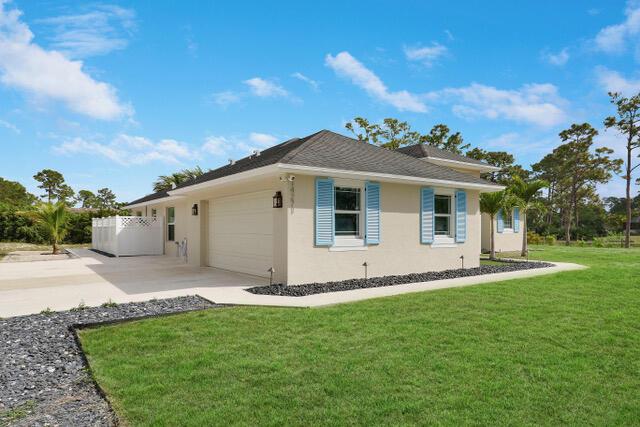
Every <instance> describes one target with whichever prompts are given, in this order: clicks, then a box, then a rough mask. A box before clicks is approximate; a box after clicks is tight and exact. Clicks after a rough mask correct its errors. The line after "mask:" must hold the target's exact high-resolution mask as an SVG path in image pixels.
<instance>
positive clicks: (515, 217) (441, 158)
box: [396, 144, 523, 252]
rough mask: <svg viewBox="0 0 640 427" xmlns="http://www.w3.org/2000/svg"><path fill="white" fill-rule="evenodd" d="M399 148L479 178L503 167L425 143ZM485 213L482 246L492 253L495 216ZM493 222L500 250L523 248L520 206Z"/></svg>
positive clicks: (413, 155)
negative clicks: (492, 232) (492, 230)
mask: <svg viewBox="0 0 640 427" xmlns="http://www.w3.org/2000/svg"><path fill="white" fill-rule="evenodd" d="M396 151H398V152H401V153H404V154H408V155H410V156H412V157H415V158H418V159H420V160H424V161H426V162H428V163H432V164H436V165H441V166H447V167H450V168H452V169H455V170H457V171H460V172H463V173H467V174H471V175H473V176H476V177H480V174H482V173H486V172H493V171H498V170H500V168H498V167H495V166H491V165H488V164H486V163H484V162H481V161H479V160H476V159H472V158H470V157H466V156H462V155H460V154H457V153H452V152H450V151H446V150H442V149H439V148H436V147H431V146H429V145H424V144H415V145H409V146H406V147H401V148H399V149H397V150H396ZM481 216H482V226H481V229H482V238H481V247H482V251H483V252H489V250H490V249H491V218H490V217H489V215H487V214H482V215H481ZM493 221H494V224H493V227H494V228H493V229H494V231H495V245H496V251H499V252H512V251H519V250H520V249H521V248H522V232H521V231H520V230H523V227H521V222H520V208H517V207H516V208H514V209H513V210H512V211H511V212H502V211H500V212H499V214H498V215H497V216H496V217H495V218H494V220H493Z"/></svg>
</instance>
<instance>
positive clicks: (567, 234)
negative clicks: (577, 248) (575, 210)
mask: <svg viewBox="0 0 640 427" xmlns="http://www.w3.org/2000/svg"><path fill="white" fill-rule="evenodd" d="M564 244H565V245H566V246H569V245H570V244H571V210H569V212H568V213H567V214H566V215H565V220H564Z"/></svg>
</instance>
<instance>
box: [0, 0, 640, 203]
mask: <svg viewBox="0 0 640 427" xmlns="http://www.w3.org/2000/svg"><path fill="white" fill-rule="evenodd" d="M639 62H640V0H638V1H626V2H625V1H606V2H604V1H600V2H598V1H566V2H557V1H540V2H526V3H525V2H513V1H494V2H489V3H487V2H476V1H466V2H465V1H461V2H457V3H456V4H455V7H453V6H451V3H449V5H447V4H446V3H444V2H437V3H436V2H418V1H394V2H391V1H385V2H383V1H372V2H361V3H358V2H346V3H345V2H331V1H326V2H314V3H307V2H286V1H281V2H244V1H233V2H230V1H229V2H224V1H217V2H206V3H205V2H192V3H190V2H162V1H157V2H113V3H96V2H67V1H64V0H63V1H58V2H50V1H36V0H33V1H28V2H27V1H22V0H13V1H7V0H0V145H2V146H3V147H2V148H3V149H2V154H0V176H2V177H4V178H7V179H11V180H17V181H20V182H22V183H23V184H25V185H26V186H27V188H28V189H29V190H31V191H32V192H34V193H37V194H39V192H38V190H37V189H36V183H35V181H33V179H32V176H33V175H34V174H35V172H37V171H38V170H40V169H43V168H52V169H56V170H59V171H61V172H62V173H63V174H64V175H65V177H66V179H67V181H68V182H69V184H71V185H72V186H73V187H74V188H75V189H76V190H79V189H89V190H93V191H95V190H97V189H98V188H102V187H110V188H112V189H113V190H114V191H115V192H116V194H117V195H118V198H119V199H120V200H124V201H126V200H131V199H133V198H137V197H140V196H142V195H144V194H147V193H149V192H150V190H151V183H152V181H153V180H154V179H155V178H156V177H157V176H158V175H161V174H168V173H171V172H173V171H176V170H178V169H181V168H185V167H193V166H195V165H200V166H201V167H202V168H205V169H206V168H215V167H218V166H220V165H223V164H225V163H227V161H228V159H230V158H234V159H237V158H240V157H243V156H245V155H247V154H248V153H250V152H251V150H254V149H261V148H264V147H268V146H271V145H273V144H276V143H278V142H281V141H284V140H286V139H289V138H291V137H296V136H298V137H300V136H305V135H308V134H310V133H313V132H316V131H318V130H320V129H330V130H334V131H337V132H341V133H344V134H347V131H346V130H345V129H344V123H345V122H347V121H349V120H350V119H352V118H353V117H355V116H363V117H367V118H369V119H370V120H372V121H379V120H382V119H383V118H385V117H397V118H400V119H402V120H406V121H408V122H410V124H411V125H412V127H413V128H415V129H416V130H420V131H423V132H427V131H428V130H429V129H430V128H431V127H432V126H433V125H434V124H436V123H446V124H448V125H449V126H450V127H451V128H452V129H453V130H454V131H460V132H462V134H463V136H464V137H465V140H466V141H467V142H469V143H471V145H472V146H477V147H482V148H485V149H488V150H506V151H509V152H512V153H513V154H515V155H516V158H517V160H518V161H519V162H520V163H522V164H523V165H525V166H529V165H530V164H531V163H535V162H536V161H538V160H539V159H540V158H541V157H542V156H543V155H544V154H546V153H547V152H549V151H550V150H551V149H553V148H554V147H555V146H557V145H558V144H559V139H558V136H557V134H558V132H559V131H560V130H562V129H565V128H567V127H569V126H570V125H571V123H575V122H584V121H588V122H590V123H591V124H592V125H593V126H594V127H596V128H597V129H599V130H600V135H599V137H598V139H597V144H598V145H607V146H610V147H612V148H614V149H616V153H617V154H618V155H620V156H622V155H623V154H624V152H623V147H624V142H623V140H622V139H621V138H620V137H619V136H618V135H616V134H615V133H614V132H612V131H604V129H603V126H602V121H603V119H604V117H606V116H607V115H610V114H612V112H613V109H612V106H611V104H610V103H609V101H608V97H607V91H621V92H622V93H623V94H626V95H631V94H635V93H637V92H638V91H640V73H639V70H638V63H639ZM623 189H624V185H623V180H622V179H621V178H614V180H613V182H612V183H610V184H608V185H607V186H605V187H603V188H601V191H602V192H603V193H606V194H605V195H618V196H622V195H623Z"/></svg>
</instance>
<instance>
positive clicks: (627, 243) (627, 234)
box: [624, 140, 632, 249]
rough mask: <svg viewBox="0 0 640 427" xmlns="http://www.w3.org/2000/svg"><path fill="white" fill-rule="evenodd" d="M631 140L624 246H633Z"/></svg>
mask: <svg viewBox="0 0 640 427" xmlns="http://www.w3.org/2000/svg"><path fill="white" fill-rule="evenodd" d="M631 150H632V148H631V140H629V141H628V142H627V176H626V177H625V178H626V180H627V200H626V202H627V223H626V224H625V230H624V247H625V248H627V249H628V248H629V247H630V246H631Z"/></svg>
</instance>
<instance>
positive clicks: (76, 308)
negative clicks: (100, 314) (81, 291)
mask: <svg viewBox="0 0 640 427" xmlns="http://www.w3.org/2000/svg"><path fill="white" fill-rule="evenodd" d="M87 308H89V307H88V306H87V304H85V303H84V301H80V304H78V306H77V307H73V308H72V309H71V310H69V311H82V310H86V309H87Z"/></svg>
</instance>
